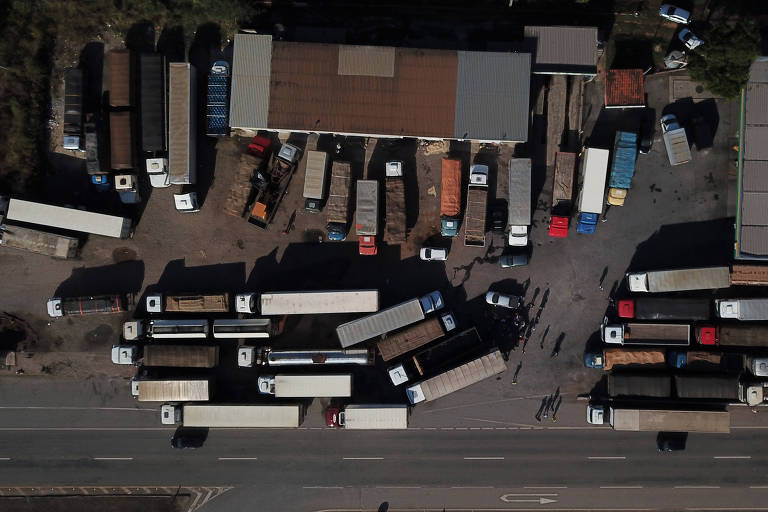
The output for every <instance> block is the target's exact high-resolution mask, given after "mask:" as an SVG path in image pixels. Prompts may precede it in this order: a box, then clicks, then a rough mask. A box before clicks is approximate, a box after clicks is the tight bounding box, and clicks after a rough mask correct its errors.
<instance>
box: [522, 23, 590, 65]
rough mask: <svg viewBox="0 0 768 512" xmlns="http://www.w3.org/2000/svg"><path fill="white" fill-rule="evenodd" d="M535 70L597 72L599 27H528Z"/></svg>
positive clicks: (526, 35)
mask: <svg viewBox="0 0 768 512" xmlns="http://www.w3.org/2000/svg"><path fill="white" fill-rule="evenodd" d="M524 36H525V39H526V41H527V42H530V46H531V48H532V50H533V72H534V73H547V74H576V75H595V74H597V27H562V26H561V27H525V30H524Z"/></svg>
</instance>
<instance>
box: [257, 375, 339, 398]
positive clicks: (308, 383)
mask: <svg viewBox="0 0 768 512" xmlns="http://www.w3.org/2000/svg"><path fill="white" fill-rule="evenodd" d="M258 385H259V392H260V393H264V394H268V395H275V397H276V398H315V397H333V398H335V397H342V398H346V397H350V396H352V375H349V374H347V375H274V376H273V375H261V376H259V378H258Z"/></svg>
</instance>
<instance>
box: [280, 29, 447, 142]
mask: <svg viewBox="0 0 768 512" xmlns="http://www.w3.org/2000/svg"><path fill="white" fill-rule="evenodd" d="M338 59H339V45H331V44H309V43H293V42H285V41H273V43H272V77H271V80H270V93H269V94H270V99H269V117H268V125H269V126H279V127H281V128H282V129H286V130H310V131H327V132H337V133H359V134H380V135H395V136H400V135H403V136H416V137H418V136H422V137H439V138H452V137H454V113H455V111H456V73H457V54H456V52H455V51H444V50H420V49H409V48H397V49H396V50H395V63H394V66H395V67H394V76H393V77H391V78H390V77H381V76H360V75H339V73H338V71H339V60H338Z"/></svg>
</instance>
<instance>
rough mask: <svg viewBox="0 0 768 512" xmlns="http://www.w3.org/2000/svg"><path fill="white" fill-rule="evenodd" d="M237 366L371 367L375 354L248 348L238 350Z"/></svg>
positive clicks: (345, 351) (348, 351)
mask: <svg viewBox="0 0 768 512" xmlns="http://www.w3.org/2000/svg"><path fill="white" fill-rule="evenodd" d="M247 350H253V351H254V354H255V355H253V356H252V355H250V354H243V353H242V352H243V351H247ZM237 360H238V365H239V366H252V365H248V364H241V362H246V361H255V362H256V364H257V365H260V366H264V365H266V366H314V365H318V364H325V365H335V364H345V365H346V364H354V365H364V366H368V365H372V364H373V362H374V360H375V353H374V352H373V350H372V349H367V348H361V349H348V350H339V349H327V350H322V349H318V350H273V349H272V347H258V348H256V347H248V346H243V347H240V348H239V349H238V358H237Z"/></svg>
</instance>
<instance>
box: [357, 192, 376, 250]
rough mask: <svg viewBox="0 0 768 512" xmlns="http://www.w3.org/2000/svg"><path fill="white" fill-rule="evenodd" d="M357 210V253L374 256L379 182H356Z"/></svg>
mask: <svg viewBox="0 0 768 512" xmlns="http://www.w3.org/2000/svg"><path fill="white" fill-rule="evenodd" d="M356 204H357V208H356V209H355V231H356V232H357V236H358V246H359V249H358V252H359V253H360V254H361V255H364V256H375V255H376V253H377V252H378V249H377V248H376V235H378V234H379V233H378V232H379V182H378V181H376V180H357V201H356Z"/></svg>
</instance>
